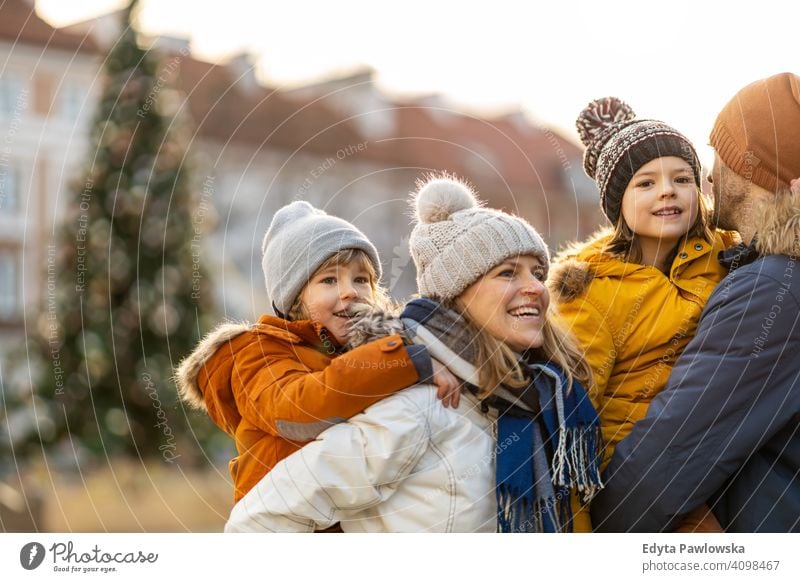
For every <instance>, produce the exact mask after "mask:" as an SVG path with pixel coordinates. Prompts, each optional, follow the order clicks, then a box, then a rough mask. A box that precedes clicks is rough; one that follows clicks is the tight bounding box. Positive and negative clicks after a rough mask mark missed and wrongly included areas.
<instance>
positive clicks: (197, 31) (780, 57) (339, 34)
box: [36, 0, 800, 164]
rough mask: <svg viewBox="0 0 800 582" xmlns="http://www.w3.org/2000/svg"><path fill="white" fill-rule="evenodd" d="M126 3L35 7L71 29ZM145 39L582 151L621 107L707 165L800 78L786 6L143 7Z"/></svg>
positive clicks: (340, 3) (146, 3)
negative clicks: (448, 111) (732, 128)
mask: <svg viewBox="0 0 800 582" xmlns="http://www.w3.org/2000/svg"><path fill="white" fill-rule="evenodd" d="M123 3H124V2H120V1H119V0H68V1H65V0H38V1H37V2H36V5H37V10H38V11H39V14H40V15H41V16H43V17H44V18H45V19H47V20H48V21H49V22H50V23H51V24H54V25H65V24H70V23H73V22H76V21H80V20H84V19H87V18H90V17H93V16H96V15H98V14H102V13H105V12H108V11H111V10H114V9H117V8H119V7H121V6H122V4H123ZM141 7H142V10H141V14H140V19H141V20H140V28H141V29H142V30H143V31H145V32H147V33H149V34H164V35H170V36H182V37H187V38H189V39H190V40H191V43H192V48H193V52H194V54H195V55H196V56H197V57H199V58H203V59H208V60H212V61H220V60H224V59H225V58H227V57H229V56H231V55H233V54H236V53H241V52H243V51H247V52H250V53H252V54H254V55H255V56H256V59H257V62H258V64H259V70H260V74H261V75H262V78H263V79H264V81H265V82H267V83H270V84H275V85H278V86H297V85H299V84H303V83H306V82H311V81H314V80H318V79H319V78H320V77H331V76H335V75H336V74H339V73H344V72H349V71H353V70H354V69H356V68H358V67H361V66H369V67H372V68H373V69H375V71H376V73H377V79H378V82H379V85H380V86H381V87H382V88H383V89H385V90H386V91H387V92H389V93H392V94H399V95H403V96H409V95H416V94H429V93H441V94H442V95H444V96H445V97H446V98H447V99H448V100H450V101H452V103H453V104H454V105H456V106H460V107H466V108H469V109H471V110H473V111H477V112H481V113H485V114H488V113H497V112H500V111H508V110H510V109H515V108H521V109H523V110H524V111H525V112H526V113H527V114H529V115H530V116H531V117H532V119H533V120H534V121H536V122H537V123H541V124H545V125H549V126H552V127H555V128H557V129H559V130H561V131H562V132H563V133H564V134H566V135H567V136H568V137H570V138H572V139H574V140H575V141H576V142H577V141H578V138H577V133H576V132H575V130H574V122H575V118H576V117H577V115H578V113H579V112H580V110H581V109H582V108H583V107H584V106H585V105H586V104H587V103H588V102H589V101H591V100H592V99H594V98H597V97H603V96H606V95H615V96H617V97H620V98H622V99H623V100H625V101H626V102H628V103H629V104H630V105H631V106H632V107H633V109H634V111H636V113H637V115H638V116H639V117H644V118H654V119H661V120H663V121H665V122H667V123H669V124H670V125H672V126H674V127H676V128H677V129H678V130H679V131H681V132H683V133H684V134H686V135H687V136H688V137H689V138H690V139H691V140H692V141H693V142H694V143H695V145H696V147H697V149H698V152H699V153H700V156H701V158H702V160H703V162H704V163H705V164H710V162H711V161H712V160H713V153H712V151H711V149H710V148H709V147H707V143H708V134H709V132H710V129H711V126H712V124H713V122H714V118H715V116H716V114H717V112H718V111H719V110H720V109H721V108H722V106H723V105H724V104H725V103H726V102H727V101H728V100H729V99H730V98H731V97H732V96H733V95H734V94H735V93H736V91H738V90H739V89H740V88H742V87H744V86H745V85H747V84H748V83H750V82H752V81H755V80H757V79H760V78H763V77H767V76H769V75H772V74H775V73H780V72H784V71H793V72H796V73H800V49H798V46H800V45H799V44H798V37H800V33H799V32H798V23H800V5H797V4H795V3H788V2H779V1H776V0H760V1H755V0H750V1H748V2H743V1H740V0H732V1H729V2H725V3H721V2H711V1H706V2H703V1H702V0H693V1H686V0H670V1H669V2H658V3H655V2H643V1H641V0H640V1H639V2H634V1H612V0H607V1H604V2H600V1H597V0H593V1H584V0H555V1H548V2H532V1H529V2H511V1H508V0H491V1H486V0H484V1H483V2H468V1H462V2H450V1H436V0H404V2H402V3H400V2H385V1H383V2H382V1H380V0H372V1H354V0H336V1H335V2H330V1H325V2H301V1H289V0H284V1H283V2H273V1H270V0H258V1H255V0H249V1H248V0H224V1H223V2H221V1H218V0H217V1H212V0H141Z"/></svg>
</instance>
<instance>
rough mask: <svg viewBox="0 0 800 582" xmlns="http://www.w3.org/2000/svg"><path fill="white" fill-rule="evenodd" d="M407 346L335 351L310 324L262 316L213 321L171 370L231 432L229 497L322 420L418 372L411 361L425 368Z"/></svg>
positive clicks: (421, 356) (342, 415)
mask: <svg viewBox="0 0 800 582" xmlns="http://www.w3.org/2000/svg"><path fill="white" fill-rule="evenodd" d="M416 349H419V346H408V347H406V346H405V345H404V343H403V339H402V338H401V337H400V336H399V335H392V336H389V337H385V338H381V339H379V340H377V341H374V342H371V343H368V344H365V345H363V346H360V347H358V348H355V349H353V350H351V351H349V352H346V353H344V354H341V355H338V350H339V346H338V345H337V344H336V343H335V342H334V341H333V340H331V339H328V336H327V333H326V332H325V331H324V329H323V328H321V327H320V326H319V325H317V324H314V323H312V322H310V321H307V320H306V321H286V320H283V319H280V318H277V317H273V316H269V315H264V316H262V317H261V319H260V320H259V321H258V323H257V324H244V323H227V324H223V325H221V326H219V327H218V328H217V329H216V330H214V331H213V332H211V333H210V334H209V335H208V336H207V337H206V338H205V339H203V341H202V342H200V344H199V345H198V347H197V348H196V349H195V351H194V352H193V353H192V354H191V355H190V356H189V357H187V358H186V359H185V360H184V361H183V362H182V363H181V365H180V367H179V369H178V373H177V377H178V384H179V389H180V393H181V396H182V397H183V399H184V400H186V401H187V402H189V403H190V404H192V405H194V406H196V407H198V408H201V409H203V410H205V411H206V412H207V413H208V415H209V416H210V417H211V419H212V420H213V421H214V422H215V423H217V425H219V427H220V428H222V429H223V430H224V431H225V432H227V433H228V434H229V435H231V436H232V437H233V438H234V440H235V441H236V448H237V451H238V453H239V454H238V456H237V457H236V458H234V459H233V460H232V461H231V462H230V472H231V476H232V477H233V483H234V488H235V490H234V499H235V500H237V501H238V500H239V499H241V498H242V497H243V496H244V494H245V493H247V492H248V491H249V490H250V489H251V488H252V487H253V486H254V485H255V484H256V483H258V481H259V480H260V479H261V478H262V477H263V476H264V475H266V474H267V473H268V472H269V471H270V470H271V469H272V468H273V467H274V466H275V464H276V463H278V461H280V460H281V459H284V458H285V457H287V456H289V455H290V454H291V453H293V452H295V451H296V450H298V449H299V448H301V447H302V446H303V445H304V444H305V443H306V442H308V441H310V440H313V439H314V438H315V437H316V436H317V435H318V434H320V433H321V432H322V431H324V430H325V429H327V428H329V427H330V426H332V425H333V424H336V423H338V422H342V421H343V420H346V419H348V418H350V417H351V416H354V415H355V414H358V413H359V412H361V411H363V410H364V409H365V408H367V407H368V406H370V405H372V404H375V403H376V402H378V401H379V400H381V399H383V398H385V397H386V396H389V395H390V394H393V393H394V392H397V391H398V390H401V389H403V388H406V387H408V386H411V385H413V384H415V383H416V382H417V381H418V380H420V377H419V373H418V370H417V368H416V367H415V364H414V361H416V362H420V361H425V360H427V362H426V364H423V366H422V368H423V370H425V367H426V366H427V368H430V359H429V356H427V353H420V352H413V350H416ZM409 350H412V353H409ZM412 355H414V361H412ZM425 371H426V372H427V370H425Z"/></svg>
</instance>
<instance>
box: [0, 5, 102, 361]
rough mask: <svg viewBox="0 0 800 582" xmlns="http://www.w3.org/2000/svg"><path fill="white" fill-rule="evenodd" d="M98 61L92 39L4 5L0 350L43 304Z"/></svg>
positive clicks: (0, 19)
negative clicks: (30, 312)
mask: <svg viewBox="0 0 800 582" xmlns="http://www.w3.org/2000/svg"><path fill="white" fill-rule="evenodd" d="M101 61H102V55H101V53H100V52H99V50H98V47H97V45H96V44H95V42H94V41H93V40H92V38H91V37H90V36H87V35H83V36H82V35H74V34H68V33H66V32H64V31H61V30H57V29H54V28H53V27H52V26H50V25H49V24H47V23H46V22H45V21H43V20H42V19H40V18H39V17H38V16H36V13H35V12H34V11H33V8H32V5H31V3H29V2H24V1H23V0H6V1H5V2H3V3H2V4H1V5H0V62H2V63H3V64H2V68H0V346H2V345H3V344H2V341H3V339H5V340H6V342H8V340H9V338H18V337H19V334H20V333H21V330H22V324H23V313H25V310H26V308H30V309H32V310H34V312H35V311H38V310H39V309H40V307H41V306H42V303H43V301H44V300H45V296H46V290H47V285H48V273H47V258H48V256H50V255H51V254H52V253H49V252H48V245H49V244H50V240H51V237H52V234H53V230H54V228H55V226H56V222H57V217H58V214H59V212H58V209H59V207H61V206H62V205H63V204H64V200H65V197H66V195H67V191H68V187H69V184H70V180H71V179H72V178H74V177H75V175H76V172H77V169H78V168H79V166H80V164H81V163H82V162H83V161H84V158H85V155H86V151H87V146H88V131H89V123H90V119H91V116H92V112H93V106H94V103H95V101H96V95H97V82H98V79H97V72H98V70H99V66H100V63H101ZM28 323H29V325H30V323H31V322H28Z"/></svg>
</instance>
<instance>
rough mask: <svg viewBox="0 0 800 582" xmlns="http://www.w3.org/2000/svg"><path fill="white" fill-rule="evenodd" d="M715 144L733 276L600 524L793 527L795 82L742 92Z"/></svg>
mask: <svg viewBox="0 0 800 582" xmlns="http://www.w3.org/2000/svg"><path fill="white" fill-rule="evenodd" d="M711 145H712V146H713V147H714V150H715V152H716V159H715V163H714V168H713V170H712V173H711V176H710V177H709V180H711V181H712V186H713V191H714V200H715V204H714V206H715V214H716V219H717V221H718V225H719V227H720V228H725V229H731V230H737V231H739V233H740V234H741V235H742V240H743V244H742V245H739V246H738V247H735V248H733V249H729V250H727V251H724V252H723V253H720V261H721V262H723V264H726V265H727V266H729V268H730V274H729V275H728V276H727V277H726V278H725V279H723V280H722V282H721V283H720V284H719V286H718V287H717V288H716V290H715V291H714V294H713V295H712V296H711V298H710V299H709V301H708V304H707V305H706V308H705V310H704V311H703V314H702V316H701V318H700V322H699V325H698V329H697V335H696V336H695V337H694V339H693V340H692V341H691V342H690V343H689V345H688V346H687V347H686V350H685V351H684V353H683V354H682V356H681V357H680V358H679V359H678V362H677V363H676V365H675V367H674V368H673V371H672V375H671V376H670V380H669V384H668V385H667V388H666V389H665V390H664V391H663V392H662V393H661V394H659V395H658V396H657V397H656V398H655V399H654V400H653V402H652V403H651V404H650V408H649V409H648V413H647V416H646V418H645V419H644V420H642V421H641V422H639V423H637V425H636V426H635V428H634V430H633V431H632V433H631V434H630V435H629V436H628V437H627V438H626V439H624V440H623V441H622V442H621V443H620V444H619V445H618V446H617V448H616V451H615V454H614V457H613V459H612V461H611V464H610V465H609V467H608V470H607V472H606V474H605V479H606V488H605V490H604V491H602V492H601V493H600V494H599V495H598V496H597V497H596V498H595V500H594V501H593V503H592V518H593V523H594V525H595V528H596V529H597V530H598V531H644V532H651V531H670V530H672V529H674V528H675V527H676V526H677V525H678V524H679V523H680V521H681V520H682V518H683V517H685V516H686V515H687V514H689V513H690V512H692V510H695V509H696V508H698V507H699V506H701V505H702V504H704V503H708V505H709V506H710V507H711V509H712V511H713V513H714V515H715V516H716V517H717V519H718V520H719V522H720V523H721V525H722V526H723V527H724V528H725V530H726V531H734V532H761V531H771V532H788V531H800V182H794V183H792V180H793V179H794V178H797V177H798V176H800V77H798V76H797V75H793V74H789V73H784V74H781V75H775V76H773V77H770V78H768V79H763V80H760V81H757V82H755V83H753V84H751V85H748V86H747V87H745V88H744V89H742V90H741V91H740V92H739V93H738V94H737V95H736V96H735V97H734V98H733V99H732V100H731V101H730V102H729V103H728V104H727V105H726V106H725V108H724V109H723V110H722V112H721V113H720V114H719V116H718V117H717V120H716V123H715V125H714V129H713V130H712V132H711ZM790 183H792V186H791V189H790V186H789V184H790ZM695 513H696V512H695Z"/></svg>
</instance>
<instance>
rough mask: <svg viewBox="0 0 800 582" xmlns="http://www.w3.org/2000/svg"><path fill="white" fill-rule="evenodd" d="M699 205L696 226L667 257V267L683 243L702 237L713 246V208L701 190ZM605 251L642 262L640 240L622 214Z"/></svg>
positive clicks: (627, 259) (698, 193)
mask: <svg viewBox="0 0 800 582" xmlns="http://www.w3.org/2000/svg"><path fill="white" fill-rule="evenodd" d="M697 205H698V212H697V218H696V219H695V221H694V224H693V225H692V226H691V227H690V228H689V230H688V231H687V232H686V235H685V236H684V237H683V238H682V239H681V240H680V241H678V244H676V245H675V248H673V249H672V252H670V254H669V255H667V258H666V261H665V264H666V265H667V267H669V266H670V265H672V261H674V260H675V255H676V254H677V253H678V248H679V247H680V245H681V242H682V241H684V240H686V239H689V238H692V237H700V238H702V239H703V240H704V241H706V242H707V243H709V244H711V243H712V242H713V240H714V232H713V229H712V228H711V213H712V207H711V204H710V203H709V201H708V199H707V198H706V196H705V194H703V192H702V191H701V190H700V188H698V189H697ZM603 251H604V252H606V253H609V254H611V255H613V256H615V257H616V258H618V259H620V260H622V261H630V262H632V263H641V262H642V246H641V243H639V238H638V237H637V236H636V233H635V232H633V229H631V227H630V226H628V223H627V222H626V221H625V218H624V217H623V216H622V212H620V213H619V219H617V224H616V225H614V232H613V234H612V235H611V240H609V241H608V242H607V243H606V245H605V247H604V248H603Z"/></svg>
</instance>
